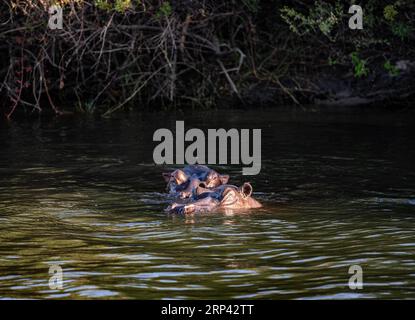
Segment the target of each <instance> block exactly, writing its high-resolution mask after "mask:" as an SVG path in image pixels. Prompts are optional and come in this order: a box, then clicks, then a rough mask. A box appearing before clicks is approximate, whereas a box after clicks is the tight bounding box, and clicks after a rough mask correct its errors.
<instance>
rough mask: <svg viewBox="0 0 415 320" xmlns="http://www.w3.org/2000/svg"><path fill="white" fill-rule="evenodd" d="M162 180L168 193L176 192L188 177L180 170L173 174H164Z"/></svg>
mask: <svg viewBox="0 0 415 320" xmlns="http://www.w3.org/2000/svg"><path fill="white" fill-rule="evenodd" d="M163 178H164V180H165V181H166V182H167V190H168V191H169V192H170V193H172V192H177V191H178V190H177V189H178V187H179V186H182V187H183V186H184V185H185V184H186V183H187V182H188V180H189V176H188V175H187V174H186V173H185V172H184V171H182V170H180V169H177V170H174V171H173V172H164V173H163Z"/></svg>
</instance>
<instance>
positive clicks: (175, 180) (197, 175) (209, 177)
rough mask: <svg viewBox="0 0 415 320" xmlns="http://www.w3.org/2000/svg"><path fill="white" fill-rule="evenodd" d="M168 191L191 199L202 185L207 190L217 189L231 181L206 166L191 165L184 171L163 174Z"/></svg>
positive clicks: (178, 170)
mask: <svg viewBox="0 0 415 320" xmlns="http://www.w3.org/2000/svg"><path fill="white" fill-rule="evenodd" d="M163 178H164V180H165V181H166V182H167V191H168V192H169V193H170V194H171V195H174V196H178V197H180V198H182V199H185V198H189V197H190V196H191V195H192V193H193V190H194V189H195V188H196V187H198V186H199V185H200V184H201V183H203V185H204V186H205V187H206V188H215V187H218V186H220V185H222V184H226V183H228V181H229V176H228V175H221V174H219V173H217V172H216V171H215V170H212V169H210V168H208V167H207V166H204V165H189V166H186V167H184V168H183V169H177V170H174V171H173V172H168V173H163Z"/></svg>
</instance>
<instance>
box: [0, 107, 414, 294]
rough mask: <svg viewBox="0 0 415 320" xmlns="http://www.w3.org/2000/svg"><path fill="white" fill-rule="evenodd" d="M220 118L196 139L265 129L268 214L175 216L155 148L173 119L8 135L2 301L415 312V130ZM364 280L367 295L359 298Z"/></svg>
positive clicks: (1, 209) (363, 123) (331, 120)
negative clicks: (222, 302) (398, 302)
mask: <svg viewBox="0 0 415 320" xmlns="http://www.w3.org/2000/svg"><path fill="white" fill-rule="evenodd" d="M209 115H210V118H207V117H206V116H203V115H200V116H194V117H190V116H189V117H185V119H186V123H191V124H192V126H193V127H200V128H218V127H221V126H222V127H225V128H230V127H248V126H251V127H252V128H261V129H262V132H263V138H262V141H263V146H262V155H263V163H262V171H261V174H260V175H259V176H254V177H248V178H247V180H248V181H250V182H251V183H252V184H253V186H254V192H255V196H256V197H257V198H258V199H259V200H260V201H261V202H263V203H264V207H263V208H261V209H259V210H255V211H249V212H240V213H235V212H222V213H212V214H206V215H194V216H173V215H167V214H166V213H165V212H164V208H165V207H166V206H167V205H168V203H169V201H170V199H168V198H167V197H166V195H165V194H164V189H165V185H164V183H163V179H162V177H161V172H162V171H163V168H161V167H157V166H155V165H153V164H152V150H153V148H154V146H155V144H154V143H153V142H152V133H153V132H154V130H155V129H156V128H158V127H162V126H165V127H168V126H169V125H171V124H172V123H174V120H175V118H174V116H172V117H171V118H170V119H167V118H166V119H164V118H163V119H164V120H160V119H156V115H149V116H148V119H147V118H146V117H142V118H140V117H139V118H137V119H136V118H134V119H130V120H129V119H118V120H117V119H113V120H101V121H99V120H96V121H92V120H91V121H79V119H78V120H77V119H75V120H71V119H67V120H65V119H61V120H59V119H58V120H56V121H55V122H52V123H45V124H43V123H40V122H35V123H29V122H28V123H22V124H10V125H7V126H5V125H3V124H1V129H0V145H1V150H2V152H1V153H0V298H56V299H61V298H62V299H65V298H77V299H85V298H109V299H125V298H141V299H159V298H176V299H186V298H242V299H244V298H247V299H251V298H262V299H278V298H290V299H327V298H330V299H349V298H415V291H414V290H413V289H414V288H415V233H414V230H415V215H414V214H415V171H414V167H413V163H415V151H414V149H413V148H412V147H411V146H413V143H414V137H415V135H414V129H413V128H414V126H413V123H410V122H409V121H407V119H406V118H405V117H403V118H396V119H395V118H393V117H378V118H375V119H367V118H365V117H363V118H362V117H360V118H359V117H358V116H356V117H351V116H340V115H336V116H322V115H314V116H312V115H309V114H303V115H301V114H296V115H295V116H292V117H291V116H287V115H285V116H282V115H280V114H279V113H269V114H268V115H267V116H264V117H261V118H262V119H268V122H267V123H264V122H263V120H262V121H259V119H258V121H252V119H255V117H253V116H249V115H247V114H246V113H245V114H242V115H241V116H240V117H238V116H235V115H233V116H232V121H231V122H227V120H226V119H227V118H226V116H224V115H223V113H219V112H216V113H214V112H210V113H209ZM181 118H183V117H182V116H181ZM294 120H295V121H294ZM62 133H64V134H62ZM217 168H218V170H219V171H221V172H225V173H228V174H230V175H231V179H232V182H233V183H235V184H239V183H241V182H243V181H244V177H242V176H241V174H240V168H239V167H236V166H229V167H227V166H221V167H217ZM53 264H59V265H60V266H61V267H62V268H63V289H62V290H53V289H50V288H49V285H48V282H49V277H50V275H49V273H48V270H49V267H50V266H51V265H53ZM353 264H358V265H360V266H361V267H362V268H363V272H364V288H363V289H362V290H351V289H349V287H348V281H349V277H350V275H349V274H348V269H349V266H350V265H353Z"/></svg>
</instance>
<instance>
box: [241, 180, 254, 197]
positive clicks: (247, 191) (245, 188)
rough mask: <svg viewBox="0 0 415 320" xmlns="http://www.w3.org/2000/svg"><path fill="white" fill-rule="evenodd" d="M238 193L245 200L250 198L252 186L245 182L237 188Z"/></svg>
mask: <svg viewBox="0 0 415 320" xmlns="http://www.w3.org/2000/svg"><path fill="white" fill-rule="evenodd" d="M239 192H240V193H241V194H242V196H244V197H245V198H247V197H250V196H251V194H252V186H251V184H250V183H249V182H245V183H244V184H243V185H242V186H241V187H239Z"/></svg>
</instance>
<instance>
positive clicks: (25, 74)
mask: <svg viewBox="0 0 415 320" xmlns="http://www.w3.org/2000/svg"><path fill="white" fill-rule="evenodd" d="M352 2H353V3H355V1H352ZM51 3H58V4H59V5H61V6H62V7H63V11H64V30H49V29H47V20H48V17H49V15H48V11H47V7H48V5H50V4H51ZM356 3H357V2H356ZM349 6H350V3H347V4H345V2H344V1H340V0H334V1H328V0H327V1H322V0H321V1H314V2H313V3H312V4H310V2H309V1H305V0H298V1H295V2H290V1H285V0H270V1H259V0H242V1H233V0H203V1H199V0H157V1H155V0H36V1H34V0H10V1H2V2H0V9H1V11H0V21H1V23H0V43H1V45H0V56H1V57H2V59H0V94H1V95H2V97H3V99H2V100H1V101H0V110H1V113H2V114H4V115H6V117H8V118H10V117H11V116H12V115H15V114H17V113H25V114H33V113H40V112H48V111H53V112H55V113H60V112H61V110H62V109H67V110H74V109H75V108H76V109H77V110H79V111H81V112H91V113H99V114H106V115H110V114H112V113H113V112H115V111H117V110H121V109H130V108H144V107H153V106H157V107H160V108H175V107H176V106H177V105H180V106H181V108H185V107H187V106H189V107H192V108H196V107H197V108H208V107H211V106H213V105H215V104H216V103H217V101H219V100H223V99H224V98H229V97H232V98H236V101H239V102H240V101H244V100H243V99H244V97H245V96H246V92H248V93H249V92H252V90H251V88H255V87H256V85H258V84H260V85H262V84H264V86H272V87H273V88H276V89H277V91H276V92H278V94H279V96H281V97H282V98H281V99H282V100H283V101H284V102H287V101H289V102H294V103H299V102H301V101H307V100H306V99H308V97H309V96H311V97H312V96H313V95H318V94H319V93H318V92H317V93H316V92H315V85H314V83H315V82H318V80H319V79H318V78H319V77H320V75H321V74H324V73H330V72H331V74H333V75H335V76H339V77H343V76H344V77H349V75H350V77H351V79H350V80H351V81H354V82H356V83H360V82H364V81H366V80H367V81H369V79H371V78H374V77H368V76H369V75H371V76H372V75H373V76H376V73H381V72H383V73H388V74H390V75H391V76H397V75H398V74H400V69H398V68H397V67H396V66H395V65H394V64H393V63H391V62H390V61H400V60H408V61H413V57H415V47H414V46H413V43H415V39H414V36H415V35H414V32H413V30H414V28H415V2H414V1H410V0H397V1H393V2H391V1H386V0H381V1H379V0H367V1H365V2H364V3H363V4H362V6H363V12H364V29H363V30H350V29H349V28H348V19H349V17H350V15H349V14H348V9H349ZM385 56H387V57H388V60H386V61H385V59H384V58H383V57H385ZM338 72H342V74H338ZM402 73H403V72H402ZM380 78H381V77H380ZM307 94H309V96H307ZM279 96H278V97H279ZM272 99H274V97H272ZM300 99H304V100H300ZM254 100H255V101H257V99H254ZM69 103H70V104H69ZM68 104H69V105H68ZM75 106H76V107H75Z"/></svg>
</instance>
